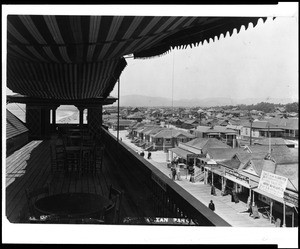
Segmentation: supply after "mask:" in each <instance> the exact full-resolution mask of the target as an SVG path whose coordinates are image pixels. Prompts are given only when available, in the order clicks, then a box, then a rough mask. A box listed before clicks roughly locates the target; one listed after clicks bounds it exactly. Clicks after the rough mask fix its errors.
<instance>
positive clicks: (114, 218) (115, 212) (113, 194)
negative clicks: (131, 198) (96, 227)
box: [104, 185, 123, 224]
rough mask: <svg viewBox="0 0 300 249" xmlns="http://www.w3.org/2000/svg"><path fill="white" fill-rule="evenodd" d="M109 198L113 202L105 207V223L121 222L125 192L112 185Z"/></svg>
mask: <svg viewBox="0 0 300 249" xmlns="http://www.w3.org/2000/svg"><path fill="white" fill-rule="evenodd" d="M108 198H109V199H110V200H111V201H112V202H113V204H112V205H110V206H108V207H106V208H105V210H104V221H105V223H112V224H119V223H120V213H121V204H122V198H123V193H122V191H120V190H118V189H116V188H114V187H113V186H112V185H111V186H110V188H109V196H108Z"/></svg>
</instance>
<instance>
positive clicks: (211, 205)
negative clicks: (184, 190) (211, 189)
mask: <svg viewBox="0 0 300 249" xmlns="http://www.w3.org/2000/svg"><path fill="white" fill-rule="evenodd" d="M208 207H209V208H210V209H211V210H212V211H215V204H214V203H213V201H212V200H210V203H209V204H208Z"/></svg>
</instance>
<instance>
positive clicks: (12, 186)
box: [6, 139, 143, 222]
mask: <svg viewBox="0 0 300 249" xmlns="http://www.w3.org/2000/svg"><path fill="white" fill-rule="evenodd" d="M56 142H57V141H56V140H55V139H50V140H44V141H40V140H39V141H32V142H30V143H29V144H27V146H25V148H24V147H23V148H21V149H20V150H19V151H17V152H15V153H14V154H12V155H11V156H10V157H8V158H7V160H6V172H7V174H6V185H7V187H6V215H7V218H8V220H9V221H10V222H18V217H19V213H20V211H21V210H22V209H24V207H26V206H27V201H26V197H25V191H24V190H25V189H26V188H28V189H36V188H40V187H42V186H45V185H46V184H47V183H48V182H49V183H50V186H51V193H52V194H56V193H68V192H89V193H97V194H101V195H104V196H107V197H108V195H109V186H110V185H111V184H112V185H113V186H114V187H116V188H118V189H121V190H123V191H124V196H123V203H122V213H121V215H122V216H123V217H126V216H131V217H138V216H141V215H143V211H142V210H139V208H140V207H139V206H138V205H137V203H136V198H137V196H136V195H137V186H136V184H135V183H134V182H133V179H131V178H128V176H127V174H126V173H124V172H123V171H122V170H120V168H118V167H116V166H115V165H114V164H113V162H112V160H111V159H110V158H109V156H108V155H107V154H106V153H104V158H103V168H102V172H97V173H96V174H92V173H83V174H81V173H80V174H78V173H71V174H65V173H63V172H51V162H50V146H51V144H53V143H56Z"/></svg>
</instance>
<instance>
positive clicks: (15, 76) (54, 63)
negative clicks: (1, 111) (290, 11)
mask: <svg viewBox="0 0 300 249" xmlns="http://www.w3.org/2000/svg"><path fill="white" fill-rule="evenodd" d="M259 19H260V17H197V16H71V15H65V16H64V15H8V16H7V87H8V88H9V89H10V90H12V91H13V92H15V93H19V94H22V95H25V96H29V97H36V98H48V99H69V100H74V99H88V98H106V97H107V96H109V94H110V92H111V91H112V90H113V88H114V86H115V84H116V82H117V80H118V78H119V77H120V75H121V73H122V71H123V70H124V68H125V67H126V61H125V59H124V58H123V57H124V56H126V55H133V57H134V58H147V57H153V56H159V55H162V54H164V53H166V52H168V51H170V50H171V49H172V48H185V47H187V46H197V45H199V44H200V43H203V42H204V41H205V40H206V41H207V42H210V39H213V40H216V39H218V38H219V37H220V36H221V34H223V35H224V36H225V35H226V34H227V32H229V34H230V35H231V34H232V33H233V31H234V29H236V30H237V31H238V32H239V30H240V29H241V27H242V26H245V27H246V29H247V27H248V25H249V24H250V23H252V24H253V26H255V25H256V24H257V22H258V20H259ZM262 19H263V21H265V20H266V19H267V18H266V17H262ZM226 37H227V36H226Z"/></svg>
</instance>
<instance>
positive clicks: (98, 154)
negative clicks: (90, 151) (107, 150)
mask: <svg viewBox="0 0 300 249" xmlns="http://www.w3.org/2000/svg"><path fill="white" fill-rule="evenodd" d="M103 154H104V146H95V153H94V161H95V171H96V172H97V171H100V172H101V171H102V163H103Z"/></svg>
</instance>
